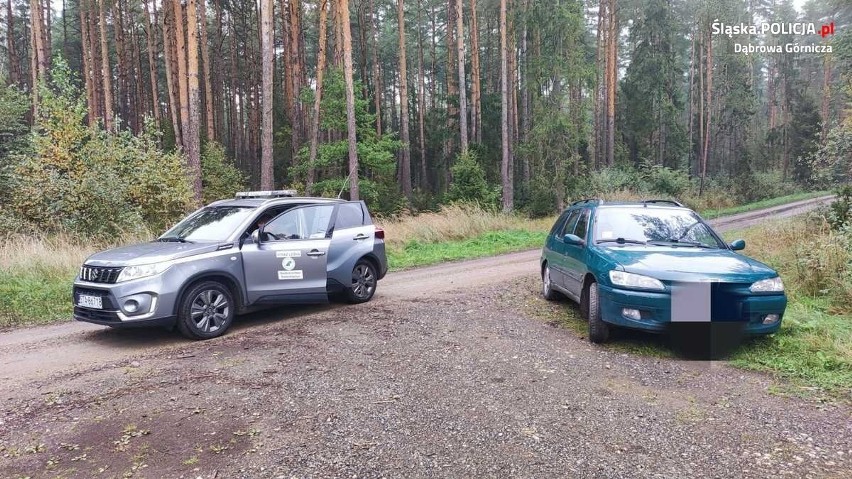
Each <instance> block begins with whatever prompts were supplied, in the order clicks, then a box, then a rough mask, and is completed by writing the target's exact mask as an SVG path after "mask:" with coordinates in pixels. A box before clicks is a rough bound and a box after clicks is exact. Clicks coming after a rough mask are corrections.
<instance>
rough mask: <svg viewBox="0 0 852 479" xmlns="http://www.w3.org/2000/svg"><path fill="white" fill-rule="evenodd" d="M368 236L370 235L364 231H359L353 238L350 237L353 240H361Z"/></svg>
mask: <svg viewBox="0 0 852 479" xmlns="http://www.w3.org/2000/svg"><path fill="white" fill-rule="evenodd" d="M369 238H370V237H369V236H368V235H365V234H364V233H361V234H359V235H357V236H355V237H354V238H352V239H353V240H355V241H361V240H365V239H369Z"/></svg>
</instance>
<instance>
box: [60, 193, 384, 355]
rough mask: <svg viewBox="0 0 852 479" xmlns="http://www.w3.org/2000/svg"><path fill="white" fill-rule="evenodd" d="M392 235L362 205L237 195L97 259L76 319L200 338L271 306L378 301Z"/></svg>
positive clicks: (84, 275) (89, 262)
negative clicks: (157, 328)
mask: <svg viewBox="0 0 852 479" xmlns="http://www.w3.org/2000/svg"><path fill="white" fill-rule="evenodd" d="M387 270H388V263H387V257H386V256H385V242H384V231H383V230H382V229H381V228H378V227H376V226H375V225H373V221H372V219H371V218H370V214H369V212H368V211H367V206H366V205H365V204H364V202H362V201H344V200H335V199H328V198H297V197H295V192H294V191H291V190H282V191H257V192H245V193H238V194H237V197H236V199H233V200H222V201H217V202H214V203H211V204H210V205H208V206H205V207H203V208H201V209H199V210H198V211H196V212H194V213H192V214H191V215H189V216H187V217H186V218H184V219H183V220H182V221H181V222H180V223H178V224H177V225H175V226H174V227H173V228H172V229H170V230H169V231H167V232H165V233H164V234H163V235H162V236H160V237H159V238H157V239H156V240H154V241H152V242H149V243H142V244H136V245H131V246H124V247H121V248H116V249H111V250H108V251H102V252H100V253H96V254H94V255H92V256H90V257H89V258H88V259H86V261H85V262H84V263H83V266H82V267H81V268H80V274H79V275H78V277H77V279H76V280H75V281H74V319H76V320H78V321H87V322H90V323H96V324H103V325H107V326H113V327H130V326H150V325H159V326H167V327H172V326H175V325H176V326H177V328H178V329H179V330H180V332H181V333H183V334H184V335H185V336H187V337H189V338H193V339H209V338H213V337H216V336H219V335H221V334H223V333H224V332H225V330H227V329H228V327H229V326H230V325H231V323H232V322H233V320H234V316H235V315H236V314H240V313H244V312H246V311H248V310H252V309H256V308H257V307H260V306H264V305H275V304H293V303H324V302H327V301H328V299H329V296H330V295H338V296H342V297H344V298H345V299H346V300H347V301H349V302H351V303H362V302H365V301H369V300H370V299H371V298H372V297H373V294H374V293H375V292H376V285H377V282H378V280H380V279H382V278H383V277H384V276H385V273H387Z"/></svg>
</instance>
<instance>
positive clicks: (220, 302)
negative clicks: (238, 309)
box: [177, 281, 236, 339]
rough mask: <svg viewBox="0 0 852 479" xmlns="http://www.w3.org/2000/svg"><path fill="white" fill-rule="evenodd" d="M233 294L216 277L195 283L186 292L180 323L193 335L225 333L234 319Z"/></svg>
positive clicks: (183, 331) (185, 331) (199, 337)
mask: <svg viewBox="0 0 852 479" xmlns="http://www.w3.org/2000/svg"><path fill="white" fill-rule="evenodd" d="M235 306H236V305H235V304H234V298H233V295H231V292H230V291H229V290H228V288H227V287H225V285H223V284H221V283H218V282H216V281H204V282H201V283H198V284H196V285H195V286H193V287H192V288H190V289H189V291H187V292H186V294H185V295H184V296H183V300H182V301H181V303H180V309H179V310H178V320H177V326H178V329H179V330H180V332H181V334H183V335H184V336H186V337H187V338H190V339H211V338H215V337H217V336H221V335H222V334H224V333H225V331H226V330H227V329H228V327H230V326H231V323H232V322H233V321H234V313H235Z"/></svg>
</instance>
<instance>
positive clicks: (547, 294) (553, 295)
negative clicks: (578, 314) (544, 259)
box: [541, 265, 559, 301]
mask: <svg viewBox="0 0 852 479" xmlns="http://www.w3.org/2000/svg"><path fill="white" fill-rule="evenodd" d="M541 295H542V296H544V299H546V300H548V301H555V300H557V299H559V298H558V293H557V292H556V291H554V290H553V283H552V282H551V279H550V266H548V265H544V272H542V274H541Z"/></svg>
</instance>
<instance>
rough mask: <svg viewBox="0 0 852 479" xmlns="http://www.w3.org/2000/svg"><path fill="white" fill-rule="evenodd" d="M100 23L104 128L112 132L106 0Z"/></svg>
mask: <svg viewBox="0 0 852 479" xmlns="http://www.w3.org/2000/svg"><path fill="white" fill-rule="evenodd" d="M99 2H100V8H99V9H98V23H99V28H100V32H101V76H102V77H103V93H104V126H105V127H106V129H107V130H110V131H112V129H113V120H114V119H115V114H114V113H113V110H112V70H111V69H110V66H109V46H108V44H107V33H106V15H105V12H104V0H99Z"/></svg>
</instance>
